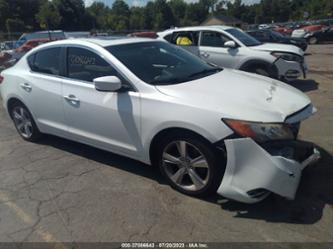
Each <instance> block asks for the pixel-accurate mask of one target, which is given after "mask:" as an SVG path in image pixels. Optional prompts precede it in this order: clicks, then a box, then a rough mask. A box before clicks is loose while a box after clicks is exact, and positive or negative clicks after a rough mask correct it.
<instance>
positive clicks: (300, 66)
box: [274, 58, 308, 80]
mask: <svg viewBox="0 0 333 249" xmlns="http://www.w3.org/2000/svg"><path fill="white" fill-rule="evenodd" d="M274 65H275V66H276V68H277V69H278V77H279V78H284V79H286V80H294V79H297V78H299V77H301V76H303V78H306V74H307V72H308V66H307V64H306V62H305V61H303V62H297V61H286V60H283V59H281V58H280V59H278V60H276V61H275V63H274Z"/></svg>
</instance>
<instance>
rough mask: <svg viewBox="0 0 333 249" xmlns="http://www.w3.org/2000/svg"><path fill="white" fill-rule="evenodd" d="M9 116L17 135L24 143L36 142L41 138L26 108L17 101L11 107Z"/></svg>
mask: <svg viewBox="0 0 333 249" xmlns="http://www.w3.org/2000/svg"><path fill="white" fill-rule="evenodd" d="M9 113H10V116H11V118H12V120H13V122H14V125H15V128H16V130H17V132H18V133H19V135H20V136H21V137H22V138H23V139H24V140H26V141H29V142H36V141H37V140H39V138H40V137H41V135H42V134H41V133H40V131H39V129H38V127H37V125H36V123H35V121H34V119H33V117H32V115H31V113H30V111H29V110H28V108H27V107H26V106H25V105H24V104H22V103H21V102H19V101H17V102H15V103H14V104H12V105H11V108H10V110H9Z"/></svg>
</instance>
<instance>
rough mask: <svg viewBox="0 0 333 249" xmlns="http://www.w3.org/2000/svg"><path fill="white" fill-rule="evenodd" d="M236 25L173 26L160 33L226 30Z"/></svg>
mask: <svg viewBox="0 0 333 249" xmlns="http://www.w3.org/2000/svg"><path fill="white" fill-rule="evenodd" d="M232 28H236V27H231V26H224V25H209V26H193V27H181V28H173V29H167V30H165V31H162V32H160V33H164V32H172V31H197V30H203V29H208V30H226V29H232Z"/></svg>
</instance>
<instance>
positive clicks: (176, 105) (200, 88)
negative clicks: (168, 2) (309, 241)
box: [0, 39, 315, 203]
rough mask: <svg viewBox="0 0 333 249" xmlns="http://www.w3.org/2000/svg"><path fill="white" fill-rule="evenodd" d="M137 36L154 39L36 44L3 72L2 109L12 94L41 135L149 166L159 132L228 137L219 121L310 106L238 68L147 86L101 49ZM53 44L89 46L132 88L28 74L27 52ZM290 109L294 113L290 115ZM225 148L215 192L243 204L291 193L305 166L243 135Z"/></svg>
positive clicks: (286, 115)
mask: <svg viewBox="0 0 333 249" xmlns="http://www.w3.org/2000/svg"><path fill="white" fill-rule="evenodd" d="M138 41H141V42H153V41H152V40H150V39H125V40H115V41H110V40H109V41H108V40H104V41H103V40H100V41H99V40H98V41H97V40H91V41H89V40H79V39H77V40H64V41H57V42H52V43H49V44H45V45H41V46H39V47H38V48H36V49H33V50H32V51H30V52H29V53H27V54H26V55H25V56H24V57H23V58H22V59H21V60H20V61H19V62H18V63H17V64H16V65H15V66H13V67H12V68H9V69H7V70H5V71H3V72H2V73H1V75H2V76H3V77H4V82H2V84H0V92H1V97H2V99H3V105H4V107H5V108H6V109H7V104H8V101H9V100H10V99H11V98H16V99H19V100H20V101H22V102H23V103H24V104H25V105H26V106H27V107H28V109H29V110H30V111H31V113H32V115H33V117H34V120H35V121H36V123H37V126H38V127H39V129H40V130H41V131H42V132H44V133H49V134H54V135H57V136H60V137H65V138H68V139H72V140H75V141H79V142H82V143H86V144H89V145H93V146H95V147H97V148H101V149H105V150H108V151H112V152H115V153H117V154H121V155H124V156H127V157H131V158H133V159H136V160H140V161H142V162H144V163H147V164H150V163H151V159H150V146H151V143H152V140H153V139H154V137H155V136H156V135H157V134H158V133H159V132H161V131H164V130H165V129H169V128H182V129H187V130H190V131H193V132H195V133H197V134H199V135H201V136H202V137H204V138H205V139H206V140H208V141H209V142H211V143H212V144H214V143H217V142H219V141H222V140H223V139H224V138H227V137H229V136H230V135H232V134H234V132H233V131H232V130H231V129H230V128H229V127H228V126H227V125H226V124H224V122H223V121H222V118H231V119H240V120H247V121H253V122H267V123H283V122H287V121H288V122H289V123H295V122H299V121H301V120H304V119H306V118H308V117H309V116H310V115H312V113H314V111H315V109H314V107H313V106H312V105H311V101H310V99H309V98H308V97H307V96H306V95H305V94H303V93H302V92H300V91H299V90H297V89H295V88H293V87H291V86H289V85H286V84H284V83H281V82H279V81H277V80H274V79H270V78H267V77H263V76H259V75H255V74H250V73H246V72H242V71H238V70H230V69H224V70H222V71H221V72H219V73H216V74H213V75H210V76H207V77H204V78H201V79H197V80H193V81H189V82H185V83H180V84H174V85H159V86H153V85H149V84H147V83H145V82H143V81H142V80H140V79H139V78H138V77H137V76H136V75H134V74H133V73H132V72H131V71H130V70H129V69H128V68H127V67H125V65H123V64H122V63H121V62H120V61H118V60H117V59H116V58H115V57H114V56H113V55H111V54H110V53H109V52H108V51H106V50H105V49H104V48H103V46H109V45H116V44H127V43H131V42H138ZM53 46H80V47H85V48H87V49H89V50H92V51H94V52H95V53H97V54H99V55H101V56H102V57H103V58H104V59H105V60H106V61H107V62H108V63H110V64H111V65H112V66H113V67H114V68H116V69H117V70H118V71H119V72H120V73H121V75H123V76H124V78H125V79H127V80H128V82H130V84H131V85H132V86H133V89H134V90H133V91H128V92H98V91H96V89H95V88H94V85H93V84H92V83H87V82H82V81H78V80H73V79H69V78H65V77H58V76H49V75H44V74H40V73H33V72H31V71H30V70H29V66H28V64H27V57H28V56H29V55H30V54H32V53H34V52H36V51H39V50H42V49H44V48H51V47H53ZM258 52H259V53H261V51H258ZM24 83H29V85H30V86H31V89H30V90H27V89H24V87H23V88H22V84H24ZM23 86H24V85H23ZM70 95H74V97H75V98H76V99H77V101H74V102H72V101H69V100H66V99H65V97H66V96H70ZM306 107H307V108H306ZM303 109H304V110H303ZM296 112H299V113H297V115H292V114H294V113H296ZM290 115H292V116H290ZM225 145H226V150H227V155H228V163H227V168H226V173H225V175H224V177H223V180H222V183H221V186H220V188H219V189H218V193H219V194H222V195H225V196H226V197H229V198H231V199H234V200H239V201H243V202H249V203H251V202H257V201H260V199H253V198H250V197H249V196H248V195H246V194H244V193H246V192H247V191H249V190H251V188H254V187H259V188H265V189H267V190H269V191H272V192H275V193H278V194H280V195H283V196H285V197H288V198H293V196H294V194H295V191H296V189H297V186H298V181H299V177H300V174H301V170H302V168H304V167H305V166H306V165H305V166H302V167H299V164H300V163H298V162H296V161H294V160H290V159H285V158H282V157H281V158H277V157H274V156H271V155H269V153H267V152H265V150H263V149H262V148H261V147H260V146H258V145H257V144H256V143H255V142H253V141H252V140H251V139H248V138H244V139H236V140H231V139H227V140H226V142H225ZM249 158H251V160H250V161H249ZM297 167H299V168H298V169H296V168H297ZM289 171H293V173H294V174H295V176H296V177H294V178H293V179H291V180H290V179H289V178H288V177H286V172H289ZM256 174H260V175H261V176H262V180H261V181H256V180H255V179H256V176H255V175H256ZM285 181H286V182H287V181H288V183H286V185H285V186H282V187H281V188H282V189H280V190H279V189H278V186H279V185H281V184H284V182H285Z"/></svg>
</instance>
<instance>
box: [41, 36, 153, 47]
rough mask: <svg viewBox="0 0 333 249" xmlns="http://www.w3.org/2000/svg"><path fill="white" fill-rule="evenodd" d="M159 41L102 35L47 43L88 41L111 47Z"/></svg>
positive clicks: (62, 43) (81, 42)
mask: <svg viewBox="0 0 333 249" xmlns="http://www.w3.org/2000/svg"><path fill="white" fill-rule="evenodd" d="M152 41H157V40H156V39H150V38H136V37H101V38H76V39H75V38H74V39H64V40H59V41H54V42H50V43H48V44H47V45H44V46H49V45H56V44H58V45H71V44H72V45H74V44H76V45H80V44H82V45H86V44H87V43H92V44H96V45H98V46H101V47H109V46H115V45H122V44H130V43H138V42H152Z"/></svg>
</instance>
